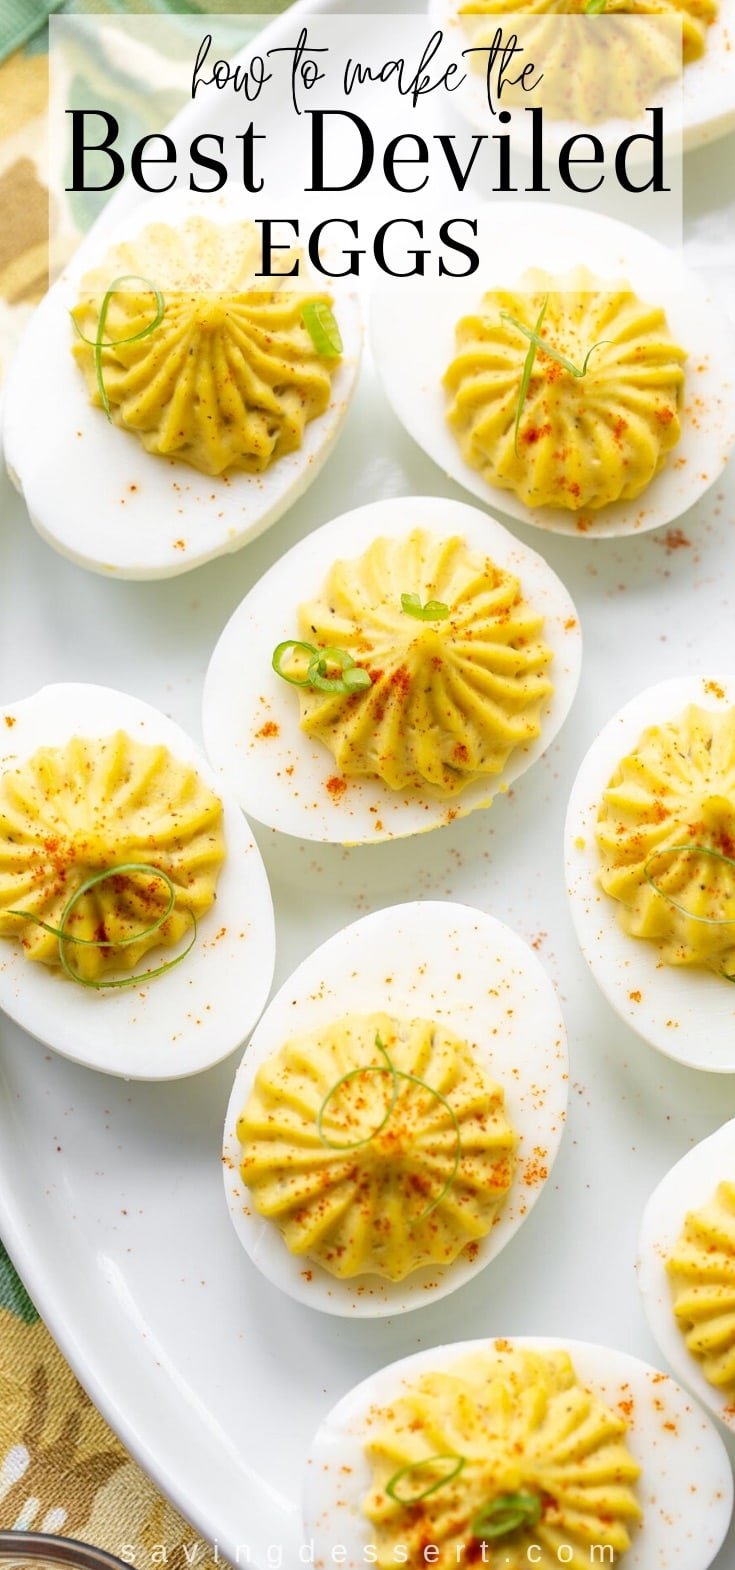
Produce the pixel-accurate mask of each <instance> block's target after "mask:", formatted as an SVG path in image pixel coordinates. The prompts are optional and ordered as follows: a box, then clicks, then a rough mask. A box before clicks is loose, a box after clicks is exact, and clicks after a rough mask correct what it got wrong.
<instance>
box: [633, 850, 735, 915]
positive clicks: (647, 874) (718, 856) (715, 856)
mask: <svg viewBox="0 0 735 1570" xmlns="http://www.w3.org/2000/svg"><path fill="white" fill-rule="evenodd" d="M682 851H692V852H693V853H695V854H696V855H697V856H710V857H711V858H712V860H713V861H722V862H724V864H725V866H726V867H732V868H733V870H734V871H735V860H734V859H733V857H732V856H725V855H724V854H723V852H722V851H721V850H712V849H710V847H709V845H697V844H696V843H695V844H691V845H689V844H686V845H664V846H662V848H661V849H660V850H655V851H654V852H653V855H652V856H649V858H648V861H647V862H646V864H645V866H644V868H643V876H644V878H645V880H646V883H648V884H650V886H651V888H652V889H653V891H654V893H655V894H660V896H661V898H662V899H665V900H666V903H667V905H671V906H673V908H674V910H678V911H679V912H680V914H681V915H682V916H686V917H687V919H688V920H689V921H701V922H703V923H704V925H705V926H707V927H731V926H733V925H735V916H696V915H695V914H694V911H691V910H687V907H686V905H681V904H680V903H679V901H678V900H676V899H673V898H672V896H671V895H670V894H667V893H666V892H665V890H664V889H660V888H659V886H658V884H657V883H656V882H655V880H654V878H653V877H652V875H651V871H650V867H651V864H652V862H654V861H658V860H659V859H660V857H661V856H678V855H680V854H681V852H682Z"/></svg>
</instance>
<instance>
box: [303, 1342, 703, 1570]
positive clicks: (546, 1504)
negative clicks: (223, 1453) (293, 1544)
mask: <svg viewBox="0 0 735 1570" xmlns="http://www.w3.org/2000/svg"><path fill="white" fill-rule="evenodd" d="M732 1498H733V1480H732V1470H731V1467H730V1462H729V1460H728V1456H727V1453H726V1451H725V1447H724V1445H723V1443H722V1440H721V1439H720V1437H719V1434H718V1433H717V1432H716V1430H715V1428H714V1425H713V1424H712V1423H711V1422H710V1420H709V1418H708V1417H707V1416H706V1415H705V1414H704V1413H703V1412H702V1411H700V1409H699V1408H698V1407H697V1406H696V1405H695V1404H694V1403H693V1402H692V1400H691V1399H690V1397H689V1396H688V1395H686V1394H685V1392H684V1391H683V1390H681V1389H680V1388H679V1386H678V1385H676V1384H674V1382H673V1381H672V1380H671V1379H670V1378H669V1377H668V1376H667V1375H666V1374H661V1373H658V1372H657V1371H656V1370H655V1369H653V1368H650V1367H649V1366H648V1365H647V1364H645V1363H642V1362H639V1360H638V1359H637V1358H635V1357H630V1356H629V1355H628V1354H627V1353H624V1352H615V1351H612V1350H611V1349H609V1348H607V1347H599V1346H591V1345H589V1344H588V1343H587V1342H584V1341H572V1340H569V1341H560V1340H557V1339H551V1338H548V1337H538V1338H534V1339H533V1340H531V1339H527V1338H523V1337H517V1338H516V1337H514V1338H512V1339H510V1340H506V1339H502V1340H493V1339H491V1338H488V1339H485V1340H481V1341H465V1342H459V1343H457V1344H456V1345H454V1346H442V1347H436V1348H433V1349H431V1350H430V1351H424V1352H419V1353H418V1354H417V1355H415V1356H413V1357H407V1358H404V1359H403V1360H402V1361H401V1362H398V1363H393V1364H392V1365H391V1366H389V1367H388V1368H384V1369H382V1370H381V1371H380V1372H379V1373H377V1374H373V1375H371V1376H370V1378H368V1379H366V1380H364V1381H363V1383H362V1384H360V1385H357V1386H356V1388H355V1389H354V1390H352V1391H350V1393H349V1394H348V1395H346V1396H345V1397H344V1399H343V1400H342V1401H340V1402H339V1403H338V1404H337V1406H335V1407H334V1408H333V1410H332V1411H331V1412H330V1413H329V1415H328V1416H327V1417H326V1418H325V1419H324V1421H323V1423H322V1424H321V1427H320V1428H319V1429H318V1431H317V1434H316V1436H315V1439H314V1441H313V1444H312V1447H311V1451H310V1454H309V1460H308V1470H307V1477H306V1487H305V1508H304V1536H305V1541H306V1542H308V1543H309V1544H313V1546H314V1550H315V1563H317V1564H320V1563H321V1564H325V1565H326V1564H328V1563H331V1562H332V1559H331V1557H330V1556H332V1554H333V1551H334V1549H335V1545H339V1547H340V1550H342V1549H343V1550H344V1552H343V1553H341V1554H340V1558H339V1563H340V1564H342V1565H344V1566H345V1570H358V1567H362V1566H364V1565H365V1564H370V1563H371V1564H376V1565H378V1566H379V1567H380V1570H388V1567H389V1566H393V1565H394V1564H396V1563H406V1564H413V1563H416V1564H419V1563H422V1562H426V1563H427V1564H428V1563H437V1564H442V1563H445V1564H447V1565H448V1564H450V1563H451V1564H455V1563H456V1564H480V1563H482V1564H497V1565H503V1566H504V1567H507V1570H522V1567H524V1566H526V1565H529V1564H536V1565H540V1566H541V1567H542V1570H552V1567H554V1566H556V1565H558V1564H569V1565H572V1566H573V1567H576V1570H582V1566H588V1565H590V1564H595V1563H598V1564H606V1563H607V1564H609V1563H613V1562H614V1563H616V1564H617V1563H620V1562H623V1563H624V1564H625V1565H626V1567H630V1570H653V1567H654V1566H659V1565H660V1566H662V1567H663V1566H665V1567H666V1570H707V1566H708V1565H710V1564H711V1563H712V1560H713V1559H714V1557H715V1555H716V1554H717V1551H718V1549H719V1548H720V1546H721V1544H722V1542H723V1539H724V1537H725V1534H726V1532H727V1528H728V1525H729V1522H730V1517H731V1514H732ZM429 1546H431V1549H432V1551H433V1550H434V1549H435V1550H436V1552H435V1553H434V1554H433V1558H431V1557H429V1556H428V1554H427V1552H426V1551H427V1549H428V1548H429ZM402 1555H403V1556H404V1557H401V1556H402Z"/></svg>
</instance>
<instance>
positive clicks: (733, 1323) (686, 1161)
mask: <svg viewBox="0 0 735 1570" xmlns="http://www.w3.org/2000/svg"><path fill="white" fill-rule="evenodd" d="M638 1284H639V1286H640V1290H641V1297H642V1299H643V1307H644V1309H645V1311H646V1318H647V1319H648V1323H649V1325H650V1327H651V1330H652V1331H653V1334H654V1336H655V1338H656V1341H657V1342H658V1345H659V1347H660V1348H661V1351H662V1353H663V1356H664V1357H665V1358H666V1361H667V1363H669V1364H670V1365H671V1367H672V1368H673V1369H674V1372H675V1373H676V1374H677V1375H678V1377H679V1378H680V1379H682V1380H683V1381H684V1384H686V1385H688V1386H689V1388H690V1389H691V1390H693V1391H694V1394H695V1395H696V1396H697V1398H698V1400H700V1401H701V1402H702V1403H703V1404H704V1406H707V1407H709V1408H710V1410H711V1411H712V1412H714V1413H715V1414H716V1416H717V1417H719V1418H720V1420H721V1422H723V1423H725V1424H727V1427H728V1428H731V1429H733V1430H735V1121H732V1122H730V1123H726V1124H725V1125H724V1127H723V1128H720V1129H718V1130H717V1132H716V1133H715V1134H711V1135H710V1137H709V1139H704V1140H702V1142H701V1144H699V1145H696V1146H695V1148H694V1150H690V1151H688V1152H687V1154H686V1155H685V1156H684V1157H683V1158H682V1160H681V1161H678V1162H677V1164H676V1166H675V1167H672V1168H671V1171H670V1172H667V1174H666V1177H665V1178H663V1179H662V1181H661V1182H660V1183H659V1185H658V1188H657V1189H656V1190H655V1191H654V1193H653V1194H652V1195H651V1198H650V1199H649V1201H648V1204H647V1206H646V1209H645V1212H644V1215H643V1224H642V1226H641V1235H640V1241H639V1244H638Z"/></svg>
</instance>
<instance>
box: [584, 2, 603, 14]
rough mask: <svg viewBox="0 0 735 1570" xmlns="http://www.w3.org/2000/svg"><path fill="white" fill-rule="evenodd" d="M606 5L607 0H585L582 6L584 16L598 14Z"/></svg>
mask: <svg viewBox="0 0 735 1570" xmlns="http://www.w3.org/2000/svg"><path fill="white" fill-rule="evenodd" d="M606 7H607V0H587V4H586V6H585V8H584V15H585V16H599V15H600V12H601V11H604V10H605V9H606Z"/></svg>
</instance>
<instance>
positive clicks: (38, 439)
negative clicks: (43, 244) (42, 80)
mask: <svg viewBox="0 0 735 1570" xmlns="http://www.w3.org/2000/svg"><path fill="white" fill-rule="evenodd" d="M195 213H196V214H202V215H203V216H205V217H207V218H211V219H212V220H213V221H214V222H221V223H229V222H232V221H234V220H235V219H237V218H240V219H242V218H244V217H247V212H245V211H243V204H242V197H240V199H239V202H238V200H237V198H235V197H234V196H232V195H230V194H228V193H227V189H226V188H225V192H223V193H221V194H218V195H209V196H200V197H198V198H197V197H196V196H195V195H189V194H186V195H185V194H184V193H182V192H175V191H172V192H170V193H168V194H167V195H165V196H158V197H153V198H150V199H146V200H144V201H140V202H138V203H137V204H136V206H135V207H134V208H133V210H132V211H131V212H129V213H127V215H126V216H125V218H124V219H122V220H121V219H119V218H118V219H117V221H116V222H113V223H111V222H110V221H109V220H108V221H105V220H104V218H103V219H102V220H99V221H98V223H96V224H95V225H94V227H93V228H92V229H91V230H90V232H89V234H88V235H87V236H86V238H85V239H84V241H83V242H82V244H81V245H80V247H79V250H78V251H76V252H75V255H74V257H73V260H72V261H71V262H70V264H69V266H68V267H67V268H66V269H65V271H64V272H63V273H62V274H61V276H60V277H59V279H58V280H57V282H56V283H55V284H54V285H53V287H52V288H51V290H50V291H49V293H48V294H47V295H46V297H45V299H44V300H43V301H42V302H41V304H40V305H39V307H38V310H37V311H36V312H35V314H34V316H33V317H32V319H31V321H30V323H29V325H28V328H27V330H26V333H25V336H24V338H23V340H22V342H21V344H20V347H19V349H18V351H17V354H16V356H15V359H14V361H13V364H12V366H11V369H10V372H9V375H8V381H7V390H6V397H5V404H4V433H3V440H4V447H5V459H6V463H7V466H8V470H9V472H10V475H11V478H12V479H13V481H14V483H15V484H16V485H17V487H18V489H19V490H20V491H21V493H22V495H23V497H24V500H25V502H26V505H27V507H28V512H29V514H30V517H31V521H32V523H33V524H35V527H36V528H37V530H38V532H39V534H41V535H43V537H44V539H46V540H48V542H49V544H50V545H53V546H54V547H55V549H56V550H59V551H61V553H62V554H63V555H64V556H68V557H70V559H71V560H72V561H75V562H79V563H80V564H81V565H82V566H83V567H90V568H92V570H93V571H95V572H99V573H104V574H108V575H114V576H116V577H119V578H172V577H174V576H175V575H176V574H178V573H182V572H188V571H190V570H191V568H193V567H199V566H201V565H202V563H203V562H206V561H211V560H212V558H213V557H215V556H222V555H224V554H226V553H227V552H230V551H236V550H239V549H240V547H241V546H243V545H245V544H246V543H247V541H248V540H252V539H254V538H255V537H256V535H258V534H261V533H262V532H263V530H264V529H267V528H268V527H269V526H270V524H272V523H275V521H276V519H277V518H279V517H280V516H281V514H282V513H283V512H284V511H285V510H286V508H287V507H289V506H291V504H292V503H293V502H294V501H296V499H297V497H298V496H300V495H301V494H302V492H303V491H305V490H306V489H307V487H308V486H309V485H310V484H311V482H312V480H313V479H315V478H316V475H317V474H318V472H319V470H320V468H321V466H322V464H323V462H324V460H325V458H326V457H327V456H328V454H329V452H330V450H331V448H332V447H333V445H334V442H335V440H336V438H337V436H338V433H339V431H340V428H341V426H342V422H343V420H344V417H345V415H346V413H347V409H348V407H349V403H350V399H351V397H352V394H353V392H354V390H355V386H356V383H357V375H358V370H359V364H360V354H361V348H362V321H361V313H360V307H359V304H358V300H357V296H356V294H355V293H354V292H353V291H350V290H348V289H347V288H345V286H344V285H341V286H340V285H339V281H338V280H334V281H333V280H331V279H314V278H313V277H312V282H313V283H314V287H318V288H320V289H321V288H324V287H325V286H328V288H329V291H330V293H331V294H332V296H333V299H334V311H335V315H336V317H337V320H338V323H339V327H340V331H341V334H342V340H343V344H344V355H343V358H342V360H341V362H340V365H339V366H338V368H337V370H336V372H335V374H334V376H333V379H332V399H331V403H330V405H329V408H328V410H327V411H326V412H325V413H324V414H323V415H321V416H320V417H319V418H318V419H315V420H311V421H310V422H309V424H308V425H307V426H306V427H305V430H304V439H303V443H302V445H301V447H300V448H299V450H298V451H297V452H293V453H287V454H285V455H284V456H283V457H281V458H279V459H278V460H277V461H276V462H274V463H273V464H272V465H271V466H270V468H268V469H266V470H265V471H264V473H263V474H240V473H232V474H230V475H219V476H215V475H209V474H200V473H199V471H198V470H197V469H193V468H191V467H190V465H189V464H186V463H177V462H174V461H173V460H168V459H166V458H163V457H161V456H159V455H156V454H155V453H149V452H146V450H145V448H144V447H143V445H142V443H141V442H140V441H139V440H138V437H137V436H136V435H135V434H133V433H132V432H130V431H126V430H122V429H121V428H120V427H119V426H117V425H115V424H111V423H110V421H108V419H107V418H106V416H105V413H104V410H103V409H98V408H94V407H93V406H92V405H91V404H90V402H89V397H88V393H87V386H86V383H85V380H84V377H83V376H82V373H81V371H80V369H79V366H78V365H77V364H76V362H75V360H74V357H73V355H72V344H73V342H74V328H73V325H72V322H71V320H70V317H69V312H70V310H71V308H72V306H74V305H75V304H76V303H77V299H78V295H79V281H80V279H81V277H82V276H83V275H84V274H85V273H86V272H88V271H89V269H90V268H92V267H94V266H96V265H97V264H98V263H99V262H100V261H101V260H102V259H103V257H104V255H105V253H106V252H107V250H108V249H109V247H110V246H112V245H116V244H118V243H119V242H120V241H122V240H128V239H132V238H133V237H134V236H135V235H136V234H137V233H139V231H140V230H141V229H143V228H146V227H147V225H148V224H150V223H168V224H171V225H173V226H174V227H175V226H176V225H177V224H181V223H183V222H184V221H185V219H186V218H187V217H190V216H191V215H193V214H195ZM297 282H298V281H297ZM301 282H302V286H303V280H302V281H301Z"/></svg>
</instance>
